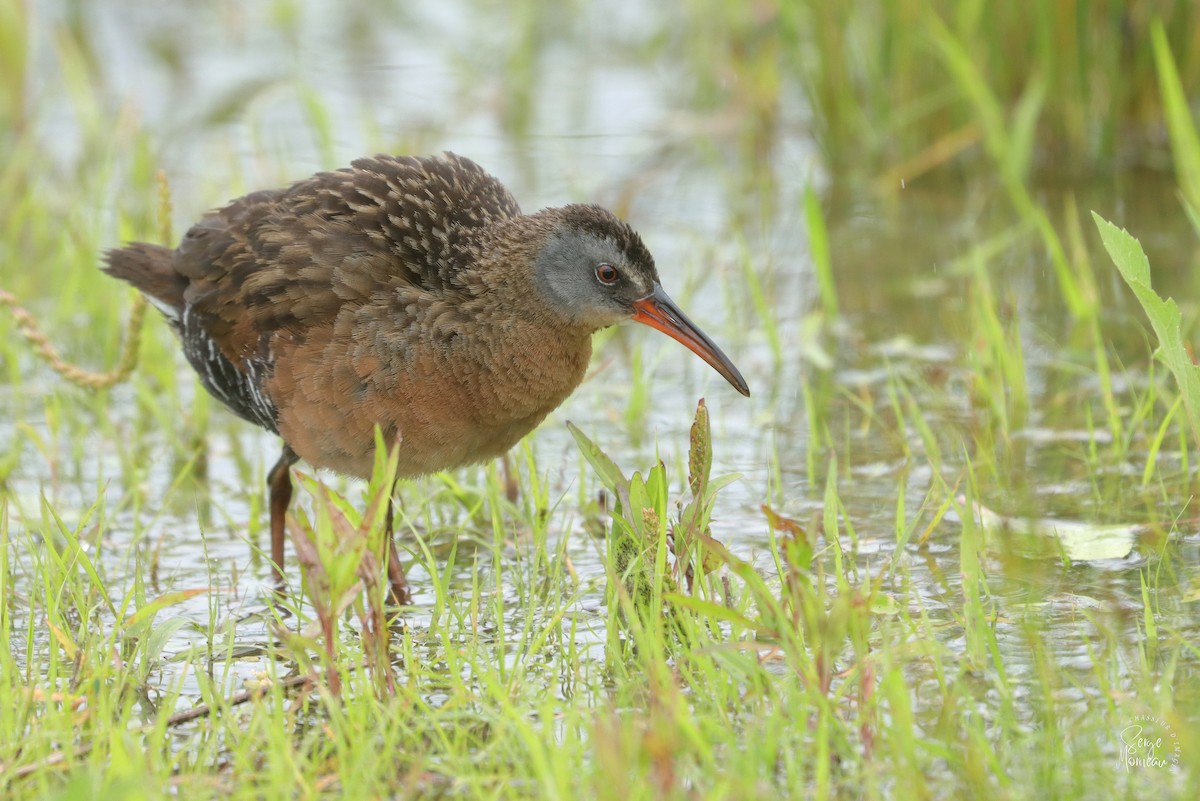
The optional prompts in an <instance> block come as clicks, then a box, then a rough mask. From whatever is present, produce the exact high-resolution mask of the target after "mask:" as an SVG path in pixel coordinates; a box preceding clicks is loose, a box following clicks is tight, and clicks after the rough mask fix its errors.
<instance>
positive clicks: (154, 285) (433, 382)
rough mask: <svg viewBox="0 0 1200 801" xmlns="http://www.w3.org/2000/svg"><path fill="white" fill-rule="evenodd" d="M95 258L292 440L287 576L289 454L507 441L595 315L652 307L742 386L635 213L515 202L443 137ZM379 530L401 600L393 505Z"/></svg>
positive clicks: (281, 490)
mask: <svg viewBox="0 0 1200 801" xmlns="http://www.w3.org/2000/svg"><path fill="white" fill-rule="evenodd" d="M106 261H107V267H106V268H105V271H106V272H108V273H109V274H110V275H113V276H115V277H117V278H120V279H122V280H124V281H128V282H129V283H131V284H133V285H134V286H135V287H137V289H139V290H140V291H141V292H142V293H143V294H145V295H146V296H147V297H148V298H149V299H150V300H151V301H152V302H154V303H155V305H157V306H158V307H159V308H160V309H161V310H162V311H163V312H164V313H165V315H166V317H167V319H168V320H169V322H170V323H171V325H172V327H173V328H174V329H175V331H176V332H177V333H178V334H179V337H180V340H181V342H182V345H183V352H184V355H185V356H186V357H187V360H188V362H190V363H191V365H192V367H193V368H194V369H195V370H196V372H197V374H198V375H199V377H200V382H201V383H202V384H203V385H204V388H205V389H206V390H208V392H209V393H211V394H212V395H213V397H215V398H216V399H217V400H219V401H221V402H222V403H223V404H224V405H225V406H227V407H228V408H229V409H230V410H231V411H233V413H234V414H236V415H238V416H239V417H242V418H244V419H245V420H248V421H250V422H251V423H256V424H258V425H260V426H262V427H263V428H265V429H267V430H269V431H272V432H275V433H277V434H278V435H279V436H280V437H281V438H282V439H283V453H282V454H281V455H280V457H279V461H278V462H276V463H275V466H274V467H273V468H272V470H271V472H270V474H269V476H268V479H267V482H268V487H269V493H270V509H271V559H272V560H273V562H274V564H273V570H274V574H275V578H276V581H277V582H278V583H280V584H282V579H283V574H282V565H283V543H284V516H285V514H286V512H287V507H288V504H289V502H290V501H291V496H292V483H291V476H290V468H291V466H292V465H293V464H294V463H295V462H296V461H297V459H304V460H305V461H307V462H308V463H309V464H311V465H313V466H314V467H318V468H329V469H331V470H335V471H337V472H340V473H345V474H348V475H351V476H358V477H367V476H369V475H370V473H371V468H372V464H373V454H374V442H375V439H374V428H375V426H376V425H378V426H380V428H381V429H382V431H383V434H384V436H385V437H386V441H388V442H397V441H398V442H399V443H400V448H399V466H398V470H397V475H398V476H401V477H405V476H419V475H422V474H426V473H433V472H437V471H439V470H446V469H449V468H453V467H458V466H461V465H466V464H471V463H475V462H480V461H483V460H486V459H490V458H493V457H497V456H500V455H502V454H504V453H505V452H506V451H508V450H509V449H510V448H511V447H512V446H513V445H515V444H516V443H517V441H518V440H520V439H521V438H522V437H524V436H525V435H526V434H527V433H529V432H530V431H531V430H533V428H534V427H535V426H537V425H538V423H540V422H541V421H542V419H543V418H544V417H545V416H546V415H547V414H548V413H549V412H550V411H552V410H553V409H554V408H555V407H557V406H558V405H559V404H560V403H562V402H563V400H565V399H566V397H567V396H568V395H569V394H571V391H572V390H574V389H575V387H576V386H578V384H579V382H580V381H581V380H582V379H583V375H584V371H585V370H586V368H587V364H588V360H589V358H590V356H591V353H592V346H591V336H592V334H593V333H595V332H596V331H598V330H600V329H602V328H606V327H608V326H611V325H614V324H616V323H619V322H621V321H623V320H629V319H633V320H636V321H637V322H640V323H645V324H646V325H649V326H651V327H653V328H656V329H658V330H659V331H662V332H664V333H666V334H667V335H668V336H671V337H674V338H675V339H677V340H679V341H680V342H682V343H683V344H684V345H686V346H687V347H688V348H690V349H691V350H692V351H694V352H695V353H696V354H698V355H699V356H700V357H701V358H702V359H704V360H705V361H706V362H708V363H709V364H710V365H712V366H713V367H714V368H715V369H716V370H717V372H719V373H720V374H721V375H722V376H724V377H725V378H726V380H728V381H729V383H731V384H732V385H733V386H734V387H735V388H736V389H737V390H738V391H739V392H741V393H742V394H743V395H749V394H750V391H749V389H748V388H747V386H746V382H745V381H744V380H743V379H742V376H741V374H740V373H739V372H738V370H737V368H736V367H734V366H733V363H732V362H730V360H729V359H728V358H727V357H726V356H725V354H724V353H722V352H721V350H720V348H718V347H717V346H716V345H715V344H713V342H712V340H710V339H709V338H708V337H707V336H705V334H704V333H703V332H702V331H700V329H699V328H697V327H696V326H695V324H693V323H692V322H691V321H690V320H689V319H688V318H687V317H686V316H685V315H684V314H683V312H682V311H680V310H679V307H678V306H676V305H675V303H674V302H673V301H672V300H671V299H670V298H669V297H668V296H667V294H666V293H665V292H664V291H663V289H662V287H661V286H660V285H659V279H658V272H657V270H656V269H655V267H654V259H653V258H652V257H651V256H650V252H649V251H648V250H647V249H646V246H645V245H644V244H642V240H641V238H640V237H639V236H638V235H637V233H636V232H635V231H634V230H633V229H632V228H630V227H629V225H628V224H626V223H625V222H623V221H621V220H619V219H618V218H617V217H615V216H614V215H612V214H611V213H610V212H608V211H606V210H604V209H602V208H600V207H599V206H589V205H570V206H563V207H561V208H548V209H543V210H542V211H539V212H537V213H535V214H522V213H521V210H520V209H519V208H518V206H517V202H516V201H515V200H514V199H513V196H512V195H511V194H510V193H509V191H508V190H507V189H506V188H505V187H504V186H503V184H501V183H500V182H499V181H498V180H496V179H495V178H494V177H492V176H491V175H489V174H488V173H487V172H485V171H484V170H483V168H481V167H480V166H479V165H477V164H476V163H475V162H473V161H471V160H469V159H466V158H463V157H461V156H457V155H454V154H452V153H446V154H444V155H443V156H441V157H433V158H417V157H410V156H402V157H394V156H376V157H375V158H363V159H358V160H357V161H354V162H353V163H352V164H351V165H350V166H349V167H347V168H345V169H340V170H336V171H332V172H320V173H317V174H316V175H314V176H312V177H311V178H308V179H306V180H303V181H299V182H298V183H295V184H292V185H291V186H289V187H286V188H283V189H274V190H267V191H262V192H255V193H253V194H249V195H246V196H245V197H242V198H238V199H237V200H234V201H232V202H230V203H229V205H227V206H225V207H224V208H221V209H218V210H216V211H213V212H210V213H208V214H206V215H205V216H204V217H202V218H201V220H200V221H199V222H198V223H196V224H195V225H194V226H192V228H191V230H189V231H188V232H187V235H186V236H185V237H184V238H183V242H181V243H180V245H179V247H178V248H176V249H175V250H171V249H169V248H165V247H161V246H158V245H150V244H145V243H132V244H130V245H128V246H126V247H123V248H117V249H114V250H110V251H108V252H107V254H106ZM388 532H389V533H388V539H389V543H390V545H389V547H390V551H389V559H388V563H389V564H388V574H389V579H390V581H391V584H392V591H393V594H394V595H395V597H396V600H397V601H398V602H401V603H404V602H406V601H407V599H408V593H407V585H406V583H405V579H404V572H403V569H402V567H401V565H400V561H399V556H398V554H397V552H396V548H395V543H394V542H393V541H392V538H391V514H390V508H389V515H388Z"/></svg>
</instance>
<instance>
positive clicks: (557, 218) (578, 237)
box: [533, 205, 750, 396]
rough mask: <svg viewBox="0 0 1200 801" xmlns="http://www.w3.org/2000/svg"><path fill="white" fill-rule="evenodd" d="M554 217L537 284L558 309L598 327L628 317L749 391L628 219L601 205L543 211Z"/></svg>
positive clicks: (583, 323)
mask: <svg viewBox="0 0 1200 801" xmlns="http://www.w3.org/2000/svg"><path fill="white" fill-rule="evenodd" d="M533 216H534V217H542V218H543V221H544V222H549V223H550V225H548V226H547V227H546V229H545V230H546V234H545V238H544V239H543V240H542V242H541V245H540V248H539V250H538V251H537V256H536V258H535V259H534V262H533V269H534V278H535V281H534V285H535V286H536V288H537V291H539V292H540V293H541V294H543V295H544V296H545V301H546V303H547V304H548V305H549V307H550V308H551V309H552V310H553V312H554V313H555V314H557V315H559V316H561V317H563V318H565V319H568V320H570V321H571V322H572V323H573V324H574V325H576V326H578V327H581V328H585V329H588V330H590V331H598V330H600V329H601V328H607V327H608V326H610V325H615V324H617V323H620V322H622V321H624V320H634V321H635V322H639V323H642V324H644V325H648V326H650V327H651V328H654V329H657V330H658V331H661V332H662V333H664V334H666V335H667V336H669V337H671V338H672V339H675V340H678V341H679V342H681V343H683V344H684V345H685V346H687V347H688V348H689V349H690V350H691V351H692V352H693V353H695V354H696V355H697V356H699V357H700V358H701V359H703V360H704V361H706V362H708V364H709V365H711V366H712V367H713V369H715V370H716V371H717V372H718V373H720V374H721V375H722V376H723V377H724V378H725V380H726V381H728V382H729V383H730V384H732V385H733V387H734V388H735V389H737V391H738V392H740V393H742V394H743V395H746V396H749V395H750V389H749V387H747V385H746V381H745V379H743V378H742V374H741V373H740V372H738V369H737V368H736V367H734V365H733V362H731V361H730V360H729V357H728V356H726V355H725V354H724V353H723V352H722V351H721V349H720V348H718V347H717V345H716V344H715V343H714V342H713V341H712V340H711V339H709V337H708V336H707V335H706V334H705V333H704V332H703V331H701V330H700V328H699V327H698V326H697V325H696V324H695V323H693V322H692V321H691V320H689V319H688V317H687V315H685V314H684V313H683V311H682V310H681V309H680V308H679V306H677V305H676V304H675V302H674V301H673V300H671V298H670V296H669V295H667V293H666V291H665V290H664V289H663V288H662V284H661V283H660V282H659V277H658V270H657V269H655V267H654V258H653V257H652V256H651V255H650V251H649V250H647V248H646V246H645V244H643V243H642V239H641V237H640V236H638V234H637V232H636V231H634V230H633V229H632V228H631V227H630V226H629V225H628V223H625V222H624V221H622V220H620V219H618V218H617V217H616V216H615V215H613V214H612V213H611V212H608V211H606V210H605V209H603V208H600V207H599V206H585V205H571V206H564V207H561V208H555V209H545V210H543V211H541V212H538V214H536V215H533Z"/></svg>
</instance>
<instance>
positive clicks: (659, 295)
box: [633, 284, 750, 398]
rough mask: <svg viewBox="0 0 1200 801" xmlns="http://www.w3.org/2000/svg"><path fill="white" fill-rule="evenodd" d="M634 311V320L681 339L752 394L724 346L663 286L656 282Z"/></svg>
mask: <svg viewBox="0 0 1200 801" xmlns="http://www.w3.org/2000/svg"><path fill="white" fill-rule="evenodd" d="M633 310H634V311H633V319H634V320H635V321H637V322H639V323H642V324H643V325H648V326H650V327H651V328H654V329H656V330H658V331H662V332H663V333H664V334H666V335H667V336H669V337H671V338H672V339H675V340H678V341H679V342H682V343H683V344H684V345H686V346H687V347H688V349H690V350H691V351H692V353H695V354H696V355H697V356H699V357H700V358H701V359H704V361H706V362H708V363H709V365H711V366H712V368H713V369H714V370H716V371H717V372H718V373H720V374H721V375H722V376H724V377H725V380H726V381H728V382H729V383H730V384H732V385H733V388H734V389H736V390H737V391H738V392H740V393H742V394H743V395H745V396H746V397H747V398H748V397H750V387H748V386H746V379H744V378H742V374H741V373H740V372H738V369H737V368H736V367H734V366H733V362H731V361H730V360H729V357H728V356H726V355H725V354H724V353H723V352H721V349H720V348H718V347H717V346H716V343H714V342H713V341H712V340H711V339H709V338H708V335H707V334H705V333H704V332H703V331H701V330H700V329H699V328H698V327H697V326H696V324H695V323H693V322H692V321H691V320H689V319H688V316H687V315H686V314H684V313H683V311H682V310H681V309H680V308H679V307H678V306H676V305H675V301H673V300H671V298H670V296H669V295H667V293H666V292H665V291H663V288H662V287H661V286H660V285H658V284H655V285H654V291H653V292H652V293H650V294H649V295H647V296H646V297H644V298H642V299H641V300H639V301H636V302H634V304H633Z"/></svg>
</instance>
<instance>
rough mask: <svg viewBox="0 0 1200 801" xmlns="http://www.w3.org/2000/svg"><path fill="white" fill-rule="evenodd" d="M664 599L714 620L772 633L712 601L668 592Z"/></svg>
mask: <svg viewBox="0 0 1200 801" xmlns="http://www.w3.org/2000/svg"><path fill="white" fill-rule="evenodd" d="M663 598H665V599H666V600H667V601H668V602H670V603H671V604H672V605H674V606H682V607H684V608H686V609H690V610H692V611H693V612H699V613H700V614H702V615H704V616H705V617H707V618H710V619H712V620H724V621H727V622H729V623H733V624H735V625H738V626H741V627H742V628H745V629H750V630H751V631H759V632H764V633H765V632H769V631H770V629H769V628H767V627H766V626H763V625H761V624H759V623H755V622H754V621H753V620H750V619H749V618H748V617H746V616H744V615H740V614H738V613H737V612H735V611H733V610H732V609H729V608H728V607H724V606H721V605H720V604H718V603H713V602H712V601H706V600H704V599H703V598H694V597H692V596H690V595H680V594H679V593H675V592H668V593H666V594H664V595H663Z"/></svg>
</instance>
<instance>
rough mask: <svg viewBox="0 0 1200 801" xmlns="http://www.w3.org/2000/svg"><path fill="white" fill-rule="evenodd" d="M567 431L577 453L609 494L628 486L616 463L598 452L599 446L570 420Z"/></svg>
mask: <svg viewBox="0 0 1200 801" xmlns="http://www.w3.org/2000/svg"><path fill="white" fill-rule="evenodd" d="M567 430H568V431H570V432H571V436H573V437H574V438H575V442H576V443H577V444H578V445H579V451H580V453H582V454H583V458H585V459H587V461H588V464H590V465H591V466H592V469H593V470H595V471H596V476H597V477H598V478H599V479H600V483H601V484H603V485H604V486H605V487H606V488H607V489H608V490H609V491H610V492H616V491H617V489H618V488H619V487H623V486H625V485H626V484H628V483H629V482H628V480H627V479H626V478H625V474H624V473H622V472H621V468H619V467H617V463H616V462H614V461H613V460H612V459H610V458H608V454H606V453H605V452H604V451H602V450H600V446H599V445H597V444H596V443H594V442H592V441H591V440H590V439H588V438H587V435H586V434H584V433H583V432H582V431H580V430H579V428H578V427H576V426H575V424H574V423H572V422H571V421H570V420H568V421H567Z"/></svg>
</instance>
